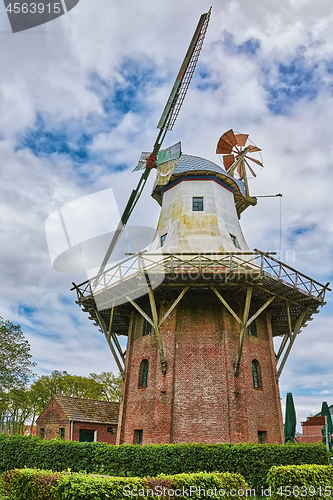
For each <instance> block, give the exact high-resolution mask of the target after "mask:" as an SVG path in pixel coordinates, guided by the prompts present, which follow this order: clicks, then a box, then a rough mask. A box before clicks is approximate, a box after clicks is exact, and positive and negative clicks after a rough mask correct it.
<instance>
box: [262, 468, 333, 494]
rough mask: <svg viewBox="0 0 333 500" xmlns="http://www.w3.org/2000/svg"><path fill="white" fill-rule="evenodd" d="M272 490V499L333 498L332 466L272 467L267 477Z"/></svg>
mask: <svg viewBox="0 0 333 500" xmlns="http://www.w3.org/2000/svg"><path fill="white" fill-rule="evenodd" d="M267 482H268V484H269V487H270V488H271V493H272V496H271V499H272V500H282V499H283V498H287V497H289V499H290V500H294V499H295V497H300V498H304V499H307V500H310V499H313V500H323V498H326V499H329V498H333V466H332V465H288V466H284V467H276V466H275V467H272V468H271V469H270V471H269V472H268V475H267Z"/></svg>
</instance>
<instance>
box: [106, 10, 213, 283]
mask: <svg viewBox="0 0 333 500" xmlns="http://www.w3.org/2000/svg"><path fill="white" fill-rule="evenodd" d="M211 10H212V8H210V9H209V11H208V12H206V13H205V14H202V16H201V17H200V19H199V23H198V26H197V28H196V30H195V32H194V35H193V38H192V40H191V43H190V46H189V48H188V50H187V52H186V55H185V58H184V61H183V64H182V65H181V67H180V70H179V73H178V75H177V78H176V81H175V84H174V86H173V88H172V90H171V93H170V97H169V99H168V101H167V103H166V106H165V108H164V111H163V113H162V116H161V119H160V121H159V123H158V125H157V128H159V129H160V132H159V134H158V136H157V139H156V141H155V144H154V149H153V153H152V154H153V155H154V156H157V155H158V152H159V150H160V148H161V145H162V143H163V140H164V137H165V135H166V133H167V131H168V130H171V129H172V127H173V125H174V123H175V121H176V119H177V116H178V114H179V111H180V108H181V106H182V104H183V101H184V98H185V95H186V92H187V89H188V87H189V85H190V82H191V79H192V76H193V73H194V70H195V67H196V64H197V62H198V59H199V55H200V51H201V47H202V44H203V41H204V38H205V35H206V32H207V27H208V23H209V19H210V14H211ZM149 174H150V168H148V167H145V170H144V172H143V173H142V175H141V178H140V180H139V182H138V185H137V187H136V189H133V191H132V193H131V196H130V198H129V200H128V202H127V205H126V207H125V210H124V212H123V214H122V216H121V219H120V222H119V224H118V227H117V229H116V231H115V233H114V236H113V238H112V240H111V243H110V246H109V248H108V250H107V252H106V254H105V257H104V259H103V262H102V264H101V267H100V269H99V272H98V275H99V274H101V273H103V272H104V270H105V268H106V265H107V263H108V261H109V259H110V257H111V254H112V252H113V250H114V248H115V246H116V244H117V242H118V240H119V238H120V236H121V235H122V233H123V231H124V229H125V226H126V224H127V221H128V219H129V218H130V215H131V213H132V212H133V209H134V207H135V205H136V204H137V202H138V200H139V198H140V196H141V193H142V191H143V188H144V186H145V184H146V182H147V179H148V176H149ZM98 275H97V277H98ZM97 277H96V278H97Z"/></svg>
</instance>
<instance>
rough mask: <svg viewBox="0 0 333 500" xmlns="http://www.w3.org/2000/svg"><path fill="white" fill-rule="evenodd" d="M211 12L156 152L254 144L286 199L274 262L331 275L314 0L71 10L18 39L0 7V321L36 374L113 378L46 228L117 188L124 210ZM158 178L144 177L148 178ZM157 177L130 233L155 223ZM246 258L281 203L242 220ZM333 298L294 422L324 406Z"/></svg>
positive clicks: (330, 49) (263, 202)
mask: <svg viewBox="0 0 333 500" xmlns="http://www.w3.org/2000/svg"><path fill="white" fill-rule="evenodd" d="M210 5H212V16H211V21H210V25H209V28H208V32H207V36H206V39H205V42H204V45H203V49H202V53H201V55H200V59H199V63H198V66H197V68H196V71H195V74H194V77H193V80H192V83H191V85H190V89H189V91H188V94H187V96H186V99H185V101H184V104H183V107H182V109H181V112H180V114H179V117H178V119H177V122H176V124H175V126H174V128H173V130H172V132H170V133H169V134H168V136H167V138H166V141H165V144H166V145H169V144H173V143H175V142H177V141H179V140H181V141H182V151H183V152H184V153H187V154H191V155H198V156H202V157H204V158H207V159H209V160H211V161H214V162H216V163H219V161H220V160H219V158H218V157H217V155H216V153H215V149H216V143H217V141H218V138H219V137H220V136H221V135H222V133H223V132H225V131H226V130H229V129H230V128H233V129H234V130H235V131H238V132H242V133H248V134H250V138H251V140H252V141H253V142H254V143H255V144H257V145H258V146H259V147H260V148H261V149H262V157H263V161H264V165H265V167H264V168H263V169H262V170H261V172H260V175H258V177H257V178H256V179H253V180H251V181H250V191H251V194H252V195H268V194H276V193H282V194H283V197H282V200H281V214H282V215H281V220H282V225H281V229H282V246H281V260H283V261H287V263H288V264H290V265H292V266H293V267H296V268H297V269H298V270H299V271H301V272H303V273H305V274H308V275H310V276H311V277H313V278H314V279H316V280H318V281H320V282H322V283H324V284H325V283H327V282H328V281H332V278H333V259H332V255H333V222H332V217H331V215H332V188H333V183H332V181H333V175H332V166H333V154H332V153H333V151H332V150H333V140H332V120H333V29H332V27H333V12H332V8H331V2H329V1H328V0H317V2H316V3H315V4H314V3H313V2H311V1H310V0H279V1H277V0H272V1H270V2H267V1H265V0H254V1H253V2H248V1H247V0H239V1H236V0H225V1H224V2H221V1H220V0H210V1H209V2H208V1H207V0H200V1H199V0H191V2H190V3H189V2H187V1H186V0H178V1H177V2H175V1H174V0H159V1H158V2H156V0H141V2H136V1H134V0H123V1H122V2H113V1H110V0H98V2H94V1H92V0H80V2H79V3H78V4H77V6H76V7H75V8H73V9H72V10H71V11H70V12H68V13H67V14H66V15H64V16H61V17H59V18H58V19H55V20H53V21H51V22H49V23H47V24H44V25H42V26H38V27H36V28H32V29H30V30H26V31H22V32H19V33H15V34H13V33H12V32H11V29H10V24H9V21H8V18H7V15H6V12H5V7H4V6H3V5H0V73H1V77H0V172H1V177H0V179H1V181H0V228H1V231H0V276H1V285H0V315H1V316H2V317H3V318H5V319H9V320H11V321H12V322H14V323H18V324H20V325H21V326H22V330H23V332H24V334H25V336H26V338H27V339H28V341H29V343H30V345H31V350H32V354H33V358H34V361H35V362H36V363H37V365H36V367H35V372H36V373H37V374H38V375H42V374H47V373H50V372H51V371H52V370H67V371H68V372H70V373H72V374H76V375H83V376H85V375H89V373H91V372H95V373H100V372H101V371H109V370H111V371H114V372H116V366H115V363H114V361H113V359H112V357H111V354H110V352H109V350H108V347H107V345H106V342H105V339H104V337H103V336H102V334H101V333H99V331H98V330H97V328H96V327H94V326H93V325H92V322H90V321H88V318H87V315H86V314H84V313H83V312H82V311H81V310H80V309H79V308H78V306H77V305H76V304H75V299H76V297H75V294H74V293H73V292H70V287H71V283H72V282H73V281H74V282H76V283H78V282H80V281H83V280H84V279H85V276H84V275H82V274H81V275H80V274H64V273H59V272H57V271H55V270H54V269H53V268H52V264H51V260H50V256H49V252H48V247H47V243H46V237H45V221H46V219H47V218H48V217H49V215H50V214H51V213H53V212H55V211H56V210H58V209H59V208H60V207H62V206H63V205H65V204H68V203H70V202H72V201H74V200H77V199H79V198H81V197H83V196H87V195H91V194H93V193H96V192H98V191H101V190H105V189H109V188H112V189H113V192H114V196H115V199H116V202H117V205H118V208H119V210H120V211H122V209H123V208H124V206H125V204H126V201H127V199H128V197H129V194H130V192H131V190H132V189H133V188H134V187H135V185H136V183H137V181H138V173H132V170H133V168H134V166H135V165H136V163H137V160H138V159H139V156H140V154H141V151H149V150H151V148H152V145H153V144H154V141H155V139H156V135H157V129H156V125H157V123H158V120H159V118H160V115H161V112H162V110H163V108H164V104H165V102H166V100H167V98H168V95H169V92H170V90H171V87H172V85H173V83H174V79H175V77H176V75H177V72H178V70H179V67H180V64H181V62H182V60H183V57H184V55H185V52H186V50H187V47H188V44H189V41H190V39H191V37H192V34H193V32H194V29H195V27H196V25H197V22H198V19H199V17H200V15H201V14H202V13H203V12H206V11H207V10H208V9H209V7H210ZM151 177H152V176H151ZM152 182H153V179H152V178H151V179H149V181H148V185H147V186H146V189H145V191H144V194H143V195H142V198H141V199H140V201H139V203H138V205H137V207H136V209H135V211H134V213H133V216H132V218H131V224H137V225H145V226H150V227H155V226H156V223H157V220H158V215H159V206H158V205H157V203H156V202H155V201H154V200H153V199H152V198H151V197H150V192H151V187H152ZM241 225H242V228H243V232H244V234H245V237H246V239H247V242H248V244H249V246H250V248H251V249H253V248H259V249H261V250H263V251H277V250H279V239H280V198H260V199H259V201H258V204H257V206H256V207H250V208H248V209H247V211H246V212H245V213H244V214H243V215H242V218H241ZM331 295H332V294H328V295H327V305H326V306H325V307H324V308H323V309H322V311H321V312H320V314H319V315H316V317H315V318H314V321H313V322H311V323H309V325H308V326H307V328H305V329H304V330H303V331H302V332H301V334H300V335H299V336H298V338H297V340H296V342H295V344H294V347H293V349H292V353H291V355H290V357H289V359H288V362H287V364H286V366H285V368H284V371H283V373H282V376H281V379H280V390H281V397H282V404H283V405H284V402H285V396H286V393H287V392H292V393H293V396H294V400H295V405H296V411H297V417H298V429H299V430H300V425H299V423H300V421H303V420H305V419H306V417H307V416H309V415H310V414H315V413H317V412H318V411H319V410H320V407H321V403H322V401H325V400H326V401H327V402H328V404H329V405H330V404H333V389H332V387H333V368H332V319H333V305H332V297H331Z"/></svg>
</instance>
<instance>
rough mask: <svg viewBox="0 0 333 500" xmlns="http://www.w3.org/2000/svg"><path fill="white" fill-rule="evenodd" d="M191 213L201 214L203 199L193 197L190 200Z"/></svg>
mask: <svg viewBox="0 0 333 500" xmlns="http://www.w3.org/2000/svg"><path fill="white" fill-rule="evenodd" d="M192 211H193V212H203V197H202V196H194V197H193V198H192Z"/></svg>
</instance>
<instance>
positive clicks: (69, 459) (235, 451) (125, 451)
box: [0, 436, 330, 488]
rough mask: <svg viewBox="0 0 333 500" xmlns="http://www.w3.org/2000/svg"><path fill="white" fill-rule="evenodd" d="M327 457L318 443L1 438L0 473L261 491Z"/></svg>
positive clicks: (327, 454) (326, 463)
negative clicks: (219, 477)
mask: <svg viewBox="0 0 333 500" xmlns="http://www.w3.org/2000/svg"><path fill="white" fill-rule="evenodd" d="M329 457H330V455H329V452H328V450H327V448H325V446H324V445H323V444H321V443H320V444H315V445H313V444H300V445H298V444H297V445H292V444H291V445H269V444H263V445H256V444H249V443H246V444H235V445H233V444H215V445H207V444H160V445H159V444H155V445H145V446H138V445H121V446H112V445H107V444H105V443H79V442H76V441H62V440H52V441H45V440H43V439H40V438H36V437H29V436H13V437H8V436H0V472H1V471H6V470H10V469H15V468H23V467H25V466H26V467H29V468H40V469H46V470H53V471H62V470H67V469H68V468H70V469H71V470H72V471H73V472H88V473H97V474H107V475H112V476H127V477H131V476H132V477H133V476H138V477H147V476H150V477H154V476H157V475H159V474H161V473H163V474H168V475H174V474H180V473H196V472H203V471H206V472H215V471H220V472H233V473H240V474H242V475H243V476H244V477H245V479H246V481H247V482H248V483H249V484H251V485H252V486H253V487H255V488H261V487H262V486H266V484H267V483H266V477H267V473H268V471H269V469H270V468H271V467H272V466H273V465H291V464H293V465H301V464H319V465H328V464H329V463H330V460H329Z"/></svg>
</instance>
